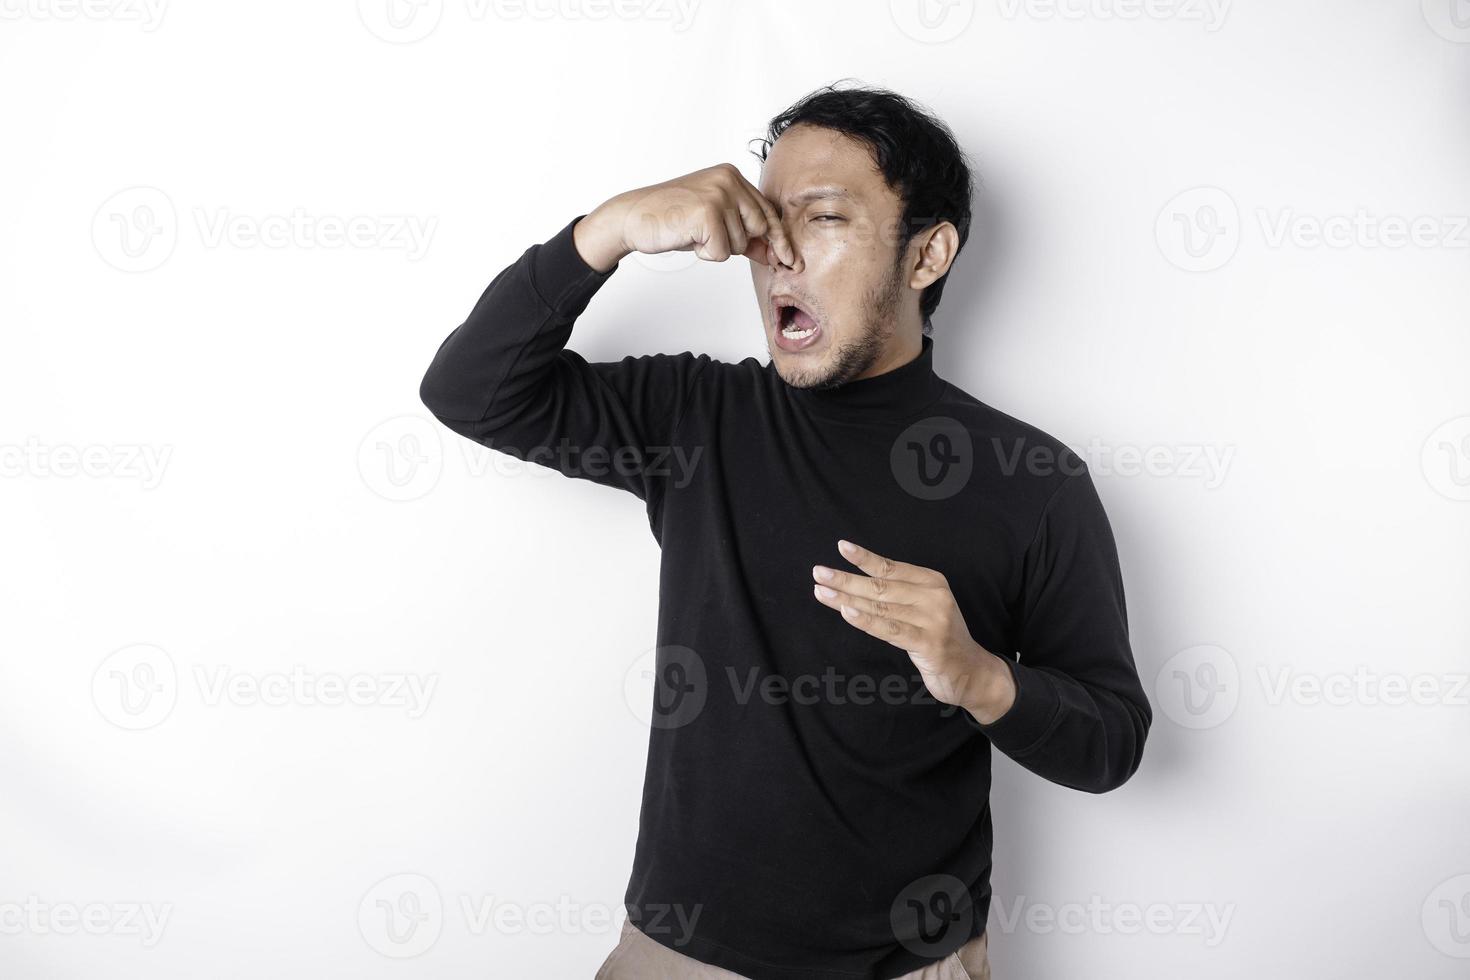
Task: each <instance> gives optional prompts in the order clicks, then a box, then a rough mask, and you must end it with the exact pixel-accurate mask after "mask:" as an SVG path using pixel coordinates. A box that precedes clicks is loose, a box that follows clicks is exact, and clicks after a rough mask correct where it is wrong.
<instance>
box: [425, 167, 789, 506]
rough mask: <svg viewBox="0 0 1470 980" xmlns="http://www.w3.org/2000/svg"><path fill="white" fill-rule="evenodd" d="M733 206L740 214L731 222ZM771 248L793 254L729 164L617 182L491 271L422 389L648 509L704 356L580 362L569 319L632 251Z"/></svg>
mask: <svg viewBox="0 0 1470 980" xmlns="http://www.w3.org/2000/svg"><path fill="white" fill-rule="evenodd" d="M752 195H753V196H752ZM732 213H733V214H734V215H737V216H739V218H740V219H741V220H739V221H736V222H734V224H733V225H732V224H731V223H730V222H729V221H727V218H728V217H729V216H730V215H731V214H732ZM768 236H769V237H768ZM777 248H779V249H782V250H787V251H782V252H781V254H783V255H786V254H789V244H788V243H787V242H786V240H785V236H784V232H783V231H782V230H781V228H780V224H779V221H778V220H777V219H776V218H775V215H774V211H773V210H772V209H771V207H770V204H769V202H767V201H765V199H764V198H761V197H760V195H759V192H758V191H755V189H754V188H753V187H751V186H750V185H749V184H748V183H746V182H745V181H744V178H743V177H741V176H740V174H739V171H737V170H735V168H734V167H728V166H726V165H721V166H718V167H711V168H709V169H707V170H702V171H697V172H696V173H694V174H689V175H686V176H685V177H681V178H676V179H675V180H673V181H669V182H666V183H664V184H658V185H654V186H653V187H649V188H640V189H639V190H636V191H629V192H628V193H626V194H622V195H619V196H617V197H615V198H613V199H611V200H610V201H608V202H606V203H604V204H603V205H600V206H599V207H598V208H597V209H596V210H595V211H593V212H592V213H591V214H588V215H579V216H578V217H576V218H573V219H572V220H571V221H570V222H568V223H567V225H566V226H565V227H563V228H562V229H561V230H560V231H559V232H557V233H556V234H555V235H553V236H552V237H551V238H550V239H548V240H547V241H545V242H543V243H541V244H539V245H532V246H531V247H530V248H528V249H526V251H525V252H524V253H523V254H522V255H521V257H520V258H519V259H517V260H516V261H515V262H513V263H512V264H511V265H509V266H507V267H506V268H505V269H503V270H501V271H500V273H499V274H498V275H496V276H495V278H494V279H493V280H492V281H491V283H490V285H489V287H487V288H486V289H485V291H484V293H483V294H482V295H481V296H480V299H479V302H477V303H476V304H475V306H474V309H472V310H471V311H470V314H469V316H468V317H467V318H466V319H465V321H464V323H462V324H460V326H458V327H457V328H455V330H454V331H453V332H451V333H450V334H449V336H448V337H447V338H445V340H444V342H443V343H442V344H441V345H440V346H439V350H438V353H436V354H435V356H434V360H433V362H432V363H431V364H430V365H429V369H428V371H427V372H426V373H425V375H424V378H423V381H422V383H421V384H420V386H419V396H420V398H422V400H423V402H424V404H425V405H426V406H427V407H428V409H429V410H430V411H431V412H433V413H434V415H435V416H436V417H437V418H438V419H440V421H442V422H443V423H444V424H445V425H447V426H448V427H449V428H451V429H453V430H454V431H455V432H458V433H460V434H461V435H464V436H466V437H468V438H470V439H473V440H475V441H476V442H479V443H482V444H483V445H486V446H489V447H491V448H493V449H497V450H500V451H503V452H507V453H510V454H513V455H515V456H518V457H520V458H523V459H527V460H531V461H533V462H537V463H540V464H542V465H546V466H551V467H553V468H555V469H558V470H560V471H561V472H563V473H565V474H566V475H568V476H573V477H579V478H583V479H589V480H592V481H594V482H597V483H601V484H604V485H607V486H614V487H618V488H620V489H623V490H627V491H629V492H631V493H633V494H635V495H637V496H638V497H639V498H640V499H643V500H644V501H646V502H647V503H648V504H649V512H650V515H652V513H653V511H654V509H655V507H656V506H657V498H658V494H659V493H660V487H661V486H662V483H661V480H662V478H663V477H665V476H667V475H668V458H669V451H670V448H671V447H672V444H673V440H674V435H675V431H676V429H677V428H678V424H679V420H680V414H681V411H682V408H683V405H684V403H685V400H686V398H687V397H688V394H689V392H690V390H691V388H692V386H693V385H694V384H695V382H696V380H697V379H698V377H699V375H700V373H701V371H702V370H703V369H704V367H705V366H706V365H707V364H708V363H709V358H708V357H707V356H704V355H699V356H696V355H694V354H692V353H689V352H687V351H686V352H684V353H681V354H672V355H669V354H653V355H644V356H640V357H634V356H631V355H630V356H628V357H625V358H623V359H622V360H620V361H613V362H600V363H589V362H588V361H587V360H586V359H584V358H583V357H582V356H581V355H579V354H577V353H576V352H575V351H571V350H568V349H567V347H566V345H567V342H568V340H569V338H570V337H571V333H572V326H573V324H574V323H575V322H576V320H577V318H578V317H579V316H580V315H581V314H582V312H583V311H584V310H585V309H586V307H587V304H588V302H589V301H590V300H591V298H592V296H593V295H594V294H595V293H596V292H597V291H598V289H600V288H601V287H602V285H603V283H605V282H607V280H608V279H610V278H611V277H612V276H613V274H614V273H615V272H616V271H617V263H618V260H619V259H621V258H622V257H623V256H624V255H627V254H628V253H629V252H631V251H641V252H650V253H653V252H662V251H670V250H692V251H694V252H696V253H697V254H698V255H699V256H700V257H701V258H705V259H708V260H710V261H723V260H725V259H727V258H729V257H730V256H731V255H735V254H745V255H748V256H749V257H750V258H751V259H752V260H753V261H757V260H758V261H766V260H767V259H768V257H769V253H768V250H769V249H777Z"/></svg>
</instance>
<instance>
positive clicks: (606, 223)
mask: <svg viewBox="0 0 1470 980" xmlns="http://www.w3.org/2000/svg"><path fill="white" fill-rule="evenodd" d="M614 200H616V198H614ZM611 204H612V201H608V202H606V203H604V204H600V205H598V206H597V207H596V208H595V209H593V210H592V212H591V213H589V214H586V215H584V216H583V217H582V218H581V220H579V221H578V222H577V224H576V226H575V227H574V228H572V243H573V244H574V245H576V247H577V254H578V255H580V256H581V257H582V261H583V262H586V263H587V264H588V265H589V266H591V267H592V268H593V269H594V270H596V271H597V272H600V273H606V272H610V271H611V270H612V269H613V267H614V266H616V265H617V264H618V262H619V261H620V260H621V259H622V258H623V256H625V255H627V254H628V253H629V252H630V251H631V249H629V248H627V247H626V246H625V245H624V244H623V234H622V223H621V221H620V220H618V218H617V215H616V214H615V213H614V212H613V210H611V209H610V208H609V205H611Z"/></svg>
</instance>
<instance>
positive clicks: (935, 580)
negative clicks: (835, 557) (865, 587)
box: [837, 541, 947, 587]
mask: <svg viewBox="0 0 1470 980" xmlns="http://www.w3.org/2000/svg"><path fill="white" fill-rule="evenodd" d="M837 550H838V551H840V552H842V555H843V557H844V558H846V559H847V560H848V561H850V562H852V563H853V564H854V565H856V566H857V567H858V568H861V569H862V570H863V571H865V572H867V573H868V574H869V575H871V576H873V577H874V578H878V579H884V580H887V581H892V582H908V583H911V584H914V585H924V586H931V587H932V586H937V585H945V584H947V583H946V581H945V578H944V576H943V575H942V574H940V573H939V572H936V571H935V570H934V569H932V568H925V567H924V566H922V565H910V564H908V563H906V562H901V561H894V560H893V559H892V558H885V557H884V556H883V555H880V554H878V553H876V552H873V551H869V550H868V549H867V548H864V547H862V546H861V545H857V544H853V543H852V542H851V541H838V542H837Z"/></svg>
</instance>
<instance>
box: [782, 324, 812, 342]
mask: <svg viewBox="0 0 1470 980" xmlns="http://www.w3.org/2000/svg"><path fill="white" fill-rule="evenodd" d="M816 332H817V328H816V327H807V328H806V329H805V330H798V329H796V328H795V327H783V328H782V329H781V336H783V337H787V338H790V339H791V340H801V339H803V338H806V337H810V336H811V335H812V334H814V333H816Z"/></svg>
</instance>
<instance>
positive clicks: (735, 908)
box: [420, 215, 1152, 980]
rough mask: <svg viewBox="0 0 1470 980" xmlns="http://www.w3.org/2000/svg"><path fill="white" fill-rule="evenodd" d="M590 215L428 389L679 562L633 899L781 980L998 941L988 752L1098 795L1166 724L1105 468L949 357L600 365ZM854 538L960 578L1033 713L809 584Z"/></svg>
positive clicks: (543, 254) (436, 370)
mask: <svg viewBox="0 0 1470 980" xmlns="http://www.w3.org/2000/svg"><path fill="white" fill-rule="evenodd" d="M580 217H581V216H580V215H579V216H578V217H577V218H574V219H572V221H571V222H569V223H568V224H567V225H566V226H565V227H564V228H563V229H562V230H561V231H559V232H558V233H557V234H556V235H554V236H553V237H552V238H550V239H549V240H547V241H546V242H545V243H543V244H540V245H533V246H531V247H530V248H528V249H527V250H526V251H525V253H524V254H523V255H522V256H521V257H520V258H519V259H518V260H517V261H515V262H514V263H512V264H511V265H510V266H508V267H507V268H505V269H504V270H502V271H501V272H500V273H499V274H498V275H497V276H496V277H495V279H494V280H493V281H492V282H491V283H490V285H489V287H488V288H487V289H486V290H485V291H484V293H483V295H481V297H480V299H479V302H478V303H476V304H475V306H474V309H473V310H472V311H471V312H470V314H469V317H468V319H466V320H465V322H464V323H463V324H462V325H460V326H459V327H458V328H457V329H455V330H454V331H453V332H452V333H451V334H450V335H449V336H448V337H447V338H446V339H445V341H444V342H443V344H442V345H441V346H440V348H439V351H438V353H437V355H436V356H435V358H434V360H433V363H432V364H431V366H430V367H429V370H428V372H427V374H426V375H425V377H424V379H423V384H422V387H421V392H420V394H421V397H422V399H423V401H424V403H425V405H427V406H428V408H429V409H430V410H431V411H432V412H433V413H434V414H435V415H436V416H437V417H438V418H439V419H441V420H442V421H443V422H444V424H446V425H447V426H449V427H450V428H451V429H453V430H454V431H456V432H459V433H461V434H463V435H465V436H467V437H469V438H471V439H474V440H476V441H477V442H480V443H483V444H484V445H487V446H490V447H492V448H495V449H498V450H502V451H505V452H509V453H512V454H515V455H517V456H520V457H522V458H525V459H530V460H534V461H536V462H539V463H543V464H545V465H548V466H553V467H556V468H557V469H559V470H561V471H562V472H564V473H566V474H568V475H569V476H574V477H580V478H585V479H590V480H594V481H596V482H598V483H602V484H605V485H608V486H612V487H617V488H620V489H623V490H627V491H629V492H631V493H633V494H636V495H637V496H638V497H639V498H640V499H641V500H643V501H644V502H645V503H646V508H647V514H648V520H649V524H650V527H651V529H652V532H653V535H654V537H655V538H656V539H657V541H658V543H659V545H660V547H661V549H662V565H661V573H660V577H659V613H658V636H657V641H658V653H657V659H656V668H655V674H656V678H657V680H656V683H655V689H654V703H653V705H652V709H653V715H652V717H653V724H652V726H651V729H650V732H649V745H648V761H647V769H646V774H645V779H644V788H643V804H642V810H641V816H640V823H639V833H638V843H637V849H636V853H635V857H634V862H633V869H632V876H631V880H630V882H629V884H628V889H627V893H626V896H625V903H626V905H627V908H628V914H629V918H630V920H631V921H632V922H633V923H634V924H635V925H637V926H638V927H639V928H640V929H642V930H643V931H644V932H645V933H647V934H648V935H650V936H651V937H652V938H653V939H655V940H657V941H659V942H661V943H663V944H664V945H666V946H669V947H671V948H673V949H677V950H678V951H680V952H682V953H684V954H685V955H688V956H692V957H694V958H695V959H698V960H702V961H704V962H706V963H711V964H714V965H717V966H721V967H724V968H725V969H728V970H732V971H735V972H736V973H740V974H743V975H745V976H748V977H752V978H755V980H808V978H813V977H818V978H827V980H842V978H863V980H866V978H888V977H896V976H899V975H901V974H903V973H905V972H908V971H910V970H914V969H918V968H919V967H921V966H923V965H924V964H926V963H929V962H932V961H934V960H936V959H940V958H942V957H943V956H944V955H946V954H947V953H949V952H950V951H952V950H954V949H956V948H957V947H958V946H960V945H961V944H962V943H963V942H965V941H966V940H968V939H969V938H971V937H972V936H976V935H979V933H980V932H981V931H982V930H983V928H984V926H985V921H986V916H987V912H988V908H989V902H990V869H991V844H992V831H991V818H990V807H989V790H990V748H991V746H992V745H993V746H995V747H996V748H997V749H999V750H1000V751H1002V752H1004V753H1005V754H1006V755H1008V756H1010V757H1011V758H1012V759H1014V760H1015V761H1016V762H1018V763H1019V764H1021V765H1022V766H1025V767H1026V768H1027V769H1030V770H1031V771H1033V772H1035V773H1037V774H1039V775H1041V776H1043V777H1045V778H1046V779H1049V780H1052V781H1054V782H1057V783H1060V784H1062V785H1065V786H1070V787H1075V788H1077V789H1081V790H1087V791H1090V792H1103V791H1105V790H1109V789H1112V788H1114V787H1116V786H1118V785H1120V784H1121V783H1123V782H1124V781H1125V780H1127V779H1128V777H1129V776H1130V775H1132V773H1133V772H1134V771H1135V770H1136V769H1137V767H1138V764H1139V760H1140V756H1141V754H1142V752H1143V745H1144V739H1145V736H1146V735H1147V732H1148V728H1149V724H1150V721H1151V719H1152V713H1151V711H1150V708H1149V705H1148V701H1147V700H1146V698H1145V696H1144V693H1143V690H1142V687H1141V685H1140V683H1139V679H1138V675H1137V672H1136V669H1135V667H1134V662H1133V656H1132V653H1131V650H1130V647H1129V642H1128V625H1127V613H1126V609H1125V606H1124V596H1123V586H1122V578H1121V574H1120V571H1119V567H1118V559H1117V553H1116V551H1115V547H1114V542H1113V536H1112V532H1111V529H1110V527H1109V524H1108V520H1107V517H1106V515H1105V514H1104V511H1103V508H1102V505H1101V502H1100V501H1099V498H1098V495H1097V492H1096V490H1095V488H1094V486H1093V483H1092V481H1091V477H1090V475H1089V474H1088V473H1087V471H1086V468H1085V466H1084V465H1083V462H1082V460H1081V459H1080V458H1079V457H1077V456H1076V455H1075V454H1074V453H1072V452H1071V451H1070V450H1068V449H1067V447H1066V446H1065V445H1064V444H1062V443H1061V442H1059V441H1057V440H1056V439H1054V438H1052V437H1050V436H1048V435H1047V434H1045V433H1043V432H1041V431H1040V430H1038V429H1036V428H1034V427H1032V426H1030V425H1027V424H1025V423H1023V422H1020V421H1018V420H1016V419H1014V418H1011V417H1010V416H1008V415H1005V414H1003V413H1002V412H1000V411H997V410H996V409H994V408H991V407H990V406H988V405H985V404H983V403H982V402H980V401H978V400H977V399H975V398H973V397H971V396H970V395H968V394H966V393H965V392H963V391H961V390H960V389H958V388H956V387H955V386H954V385H952V384H950V383H948V382H946V381H944V380H943V379H941V378H940V377H939V376H938V375H937V374H936V373H935V372H934V369H933V340H932V338H931V337H927V336H926V337H924V339H923V350H922V353H921V354H920V355H919V356H918V357H917V358H916V359H915V360H913V361H910V362H908V363H906V364H904V365H902V366H900V367H899V368H897V369H895V370H892V371H889V372H887V373H885V374H881V375H877V376H874V377H871V378H865V379H861V380H858V381H853V382H849V383H847V384H843V385H840V386H837V387H835V388H830V389H825V390H812V389H798V388H793V387H791V386H789V385H787V384H786V383H785V382H784V381H782V379H781V378H780V376H779V375H778V374H777V373H776V371H775V368H774V367H773V366H772V365H771V364H770V363H769V362H766V363H762V362H760V361H757V360H756V359H755V358H747V359H745V360H742V361H740V362H738V363H728V362H721V361H717V360H713V359H711V358H710V357H708V356H706V355H696V354H693V353H690V352H687V351H686V352H684V353H680V354H673V355H668V354H654V355H645V356H638V357H635V356H628V357H625V358H623V359H622V360H620V361H615V362H604V363H589V362H588V361H586V360H585V359H584V358H583V357H581V356H580V355H578V354H577V353H576V352H574V351H572V350H569V349H567V347H566V344H567V342H568V340H569V338H570V336H571V332H572V326H573V323H574V322H575V321H576V319H577V318H578V316H580V314H581V313H582V311H583V310H584V309H585V307H586V305H587V303H588V301H589V300H590V299H591V298H592V296H593V295H594V294H595V293H596V292H597V290H598V289H599V288H600V287H601V286H602V285H603V284H604V283H605V282H606V281H607V280H608V279H609V278H610V277H611V276H612V275H613V274H614V273H615V272H616V271H617V269H616V267H614V268H613V269H612V270H610V271H608V272H606V273H599V272H597V271H596V270H594V269H593V268H591V267H590V266H589V265H587V263H586V262H585V261H584V260H583V259H582V257H581V256H580V254H579V253H578V252H577V250H576V247H575V245H574V243H573V238H572V229H573V227H574V226H575V225H576V222H577V221H578V220H580ZM839 538H846V539H848V540H851V541H855V542H857V543H858V544H861V545H863V546H864V547H867V548H870V549H872V550H874V551H876V552H878V553H879V554H883V555H886V556H888V557H891V558H894V559H896V560H899V561H903V562H908V563H912V564H917V565H922V566H925V567H928V568H934V569H938V570H939V571H941V572H943V573H944V575H945V576H946V578H947V579H948V582H949V584H950V587H951V589H952V590H953V592H954V595H955V598H956V601H957V603H958V605H959V608H960V611H961V612H962V613H963V616H964V620H965V623H966V625H967V626H968V627H969V630H970V634H971V635H972V636H973V638H974V639H975V640H976V642H978V643H979V644H980V645H982V646H983V647H985V649H987V650H989V651H991V652H993V653H996V654H998V655H1000V656H1002V657H1004V658H1006V662H1007V664H1008V665H1009V667H1010V669H1011V671H1012V672H1013V674H1014V677H1015V681H1016V701H1015V703H1014V705H1013V706H1012V707H1011V708H1010V709H1009V711H1007V712H1006V713H1005V714H1004V715H1003V716H1002V717H1001V718H1000V719H999V720H997V721H996V722H995V723H994V724H991V725H980V724H978V723H977V722H976V721H975V720H974V719H973V718H972V717H971V716H970V715H969V714H968V713H967V712H965V711H963V710H960V709H957V708H954V707H952V706H949V705H945V704H942V703H940V702H938V701H936V700H935V699H934V698H932V697H930V696H928V694H927V691H926V690H925V688H924V685H923V683H922V681H921V679H920V678H919V676H918V673H917V671H916V670H915V669H914V667H913V665H912V663H911V661H910V660H909V657H908V655H907V654H906V653H905V652H904V651H903V650H900V649H897V648H896V647H893V646H891V645H890V644H888V643H885V642H883V641H881V640H878V639H876V638H873V637H871V636H869V635H867V634H865V633H863V632H861V631H860V630H858V629H856V628H855V627H853V626H851V625H850V624H848V623H847V622H845V621H844V620H843V618H842V616H841V615H839V614H838V613H837V612H836V611H834V610H832V609H830V608H828V607H826V606H824V605H822V604H821V603H819V602H818V601H817V600H816V599H815V598H814V597H813V595H812V576H811V568H812V566H813V565H815V564H826V565H829V566H832V567H838V568H850V566H848V565H847V563H846V562H845V561H844V560H843V559H842V557H841V555H840V554H839V553H838V552H837V548H836V542H837V540H838V539H839Z"/></svg>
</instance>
